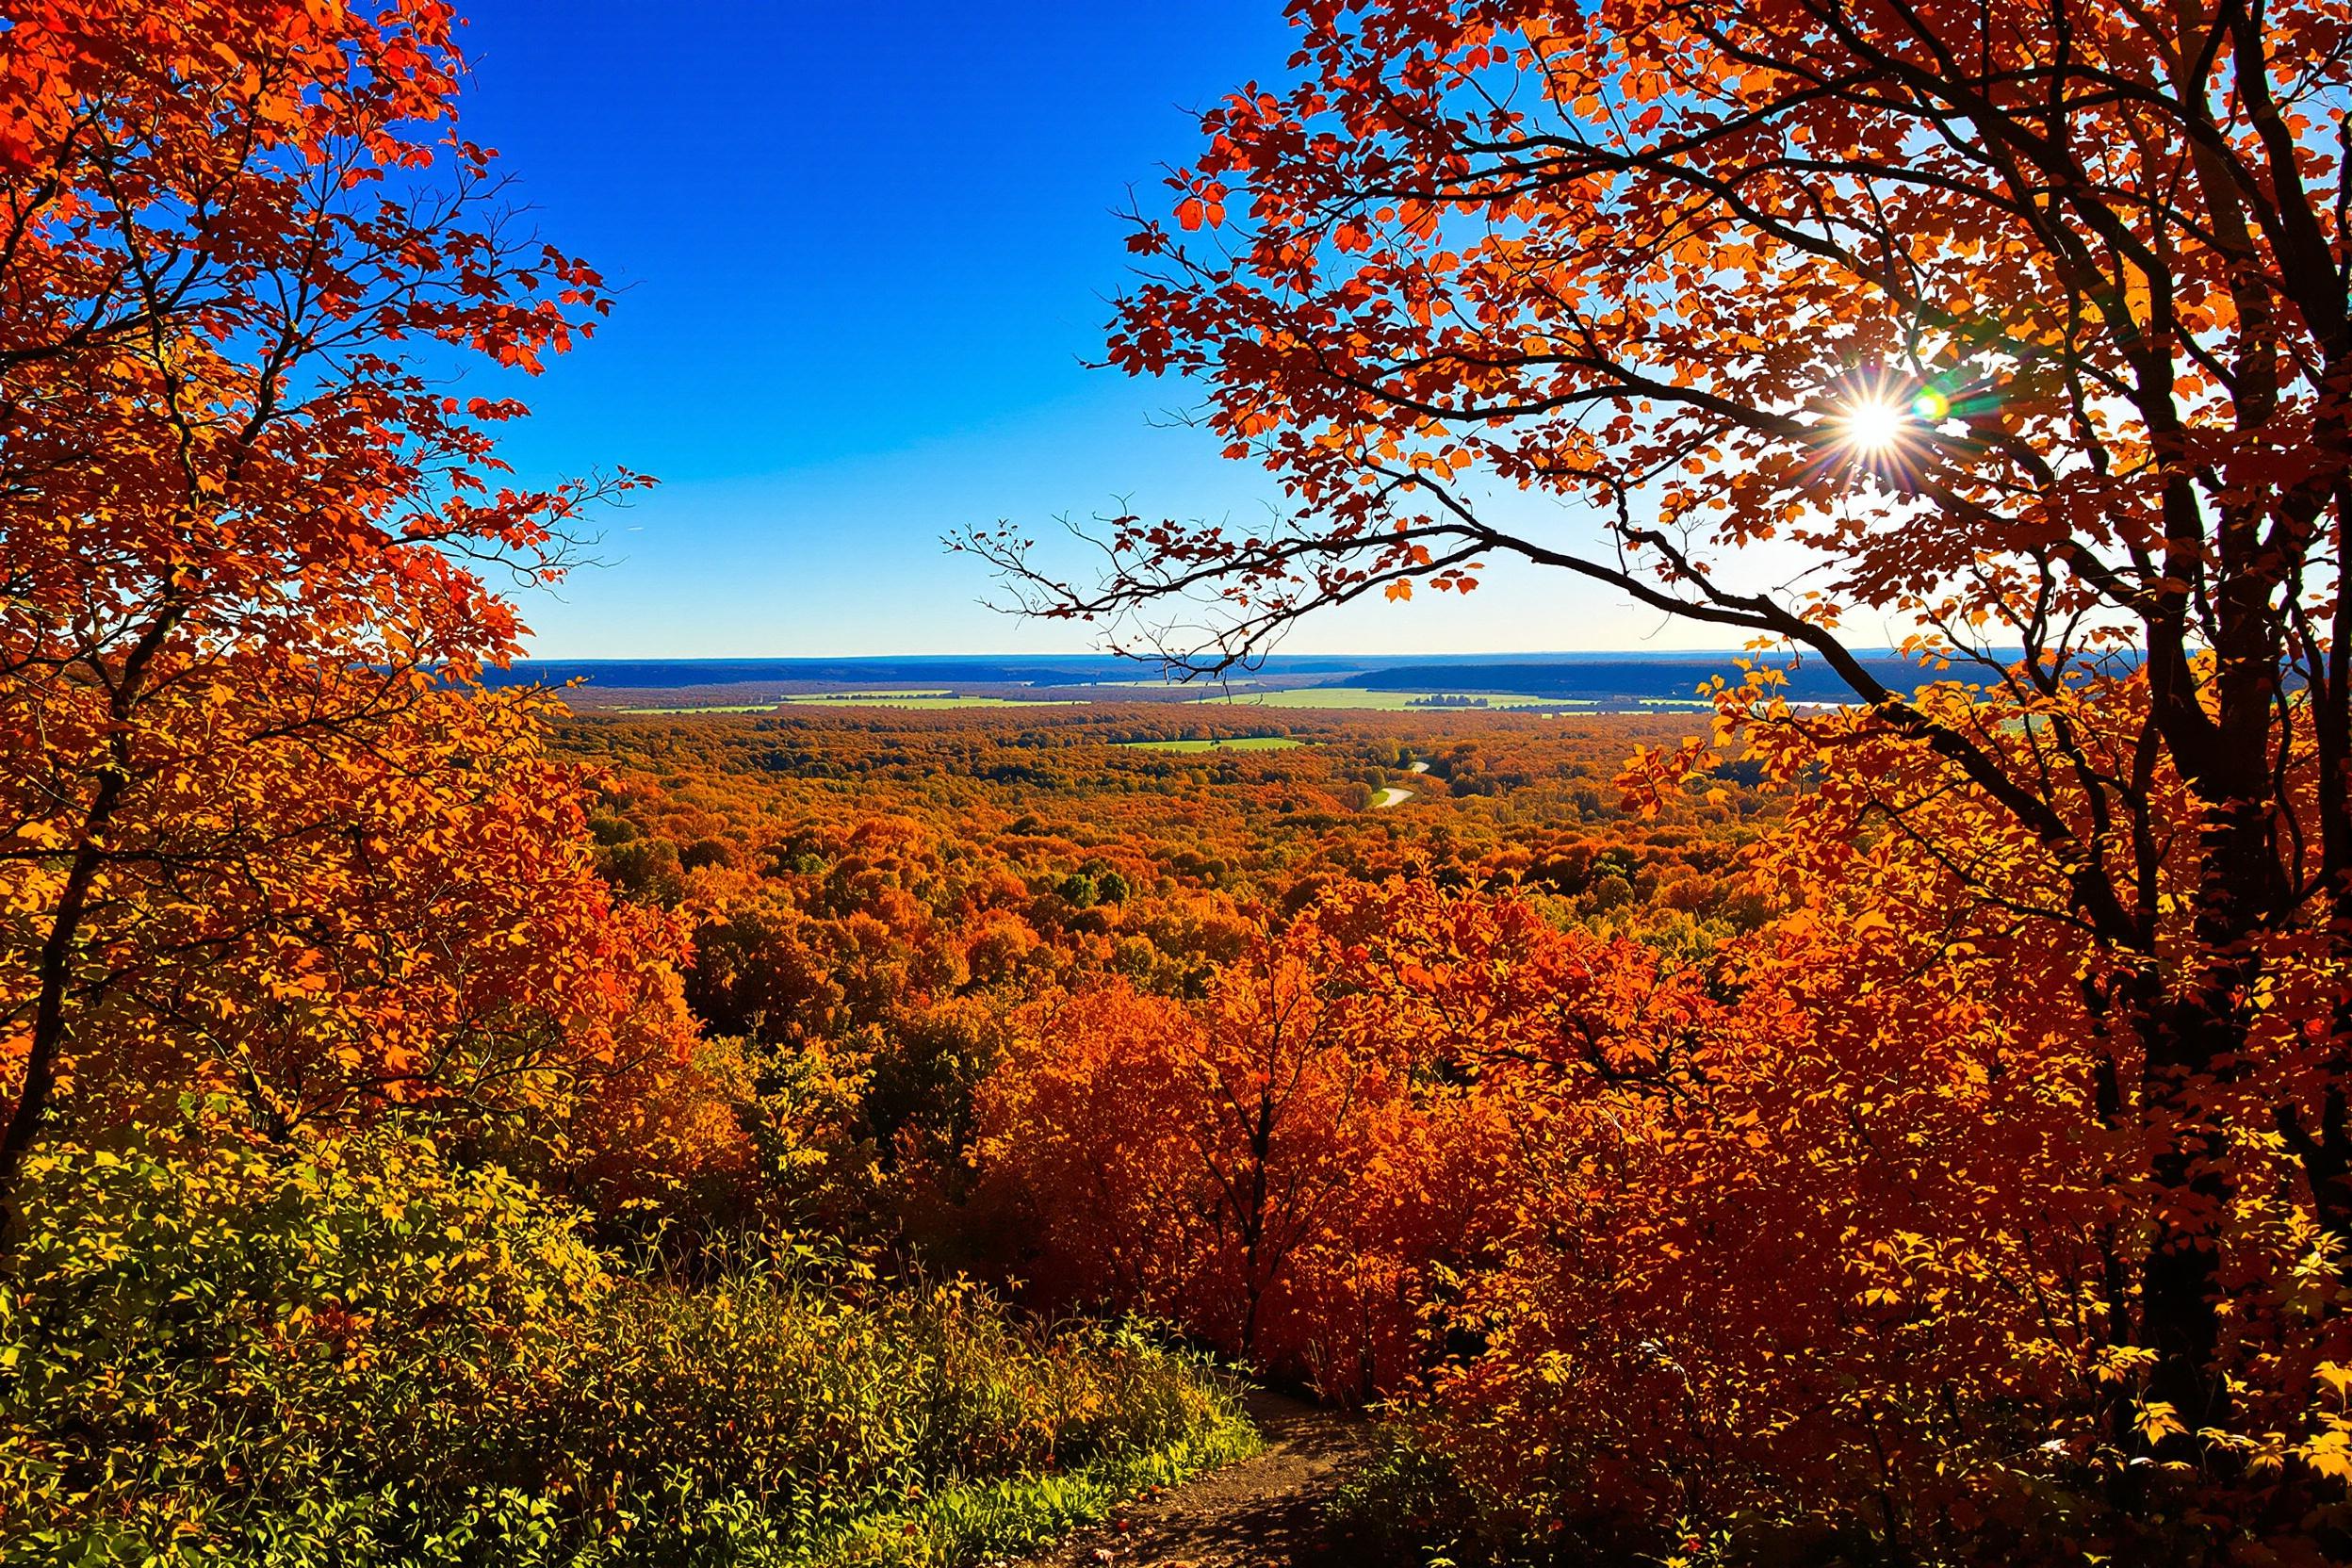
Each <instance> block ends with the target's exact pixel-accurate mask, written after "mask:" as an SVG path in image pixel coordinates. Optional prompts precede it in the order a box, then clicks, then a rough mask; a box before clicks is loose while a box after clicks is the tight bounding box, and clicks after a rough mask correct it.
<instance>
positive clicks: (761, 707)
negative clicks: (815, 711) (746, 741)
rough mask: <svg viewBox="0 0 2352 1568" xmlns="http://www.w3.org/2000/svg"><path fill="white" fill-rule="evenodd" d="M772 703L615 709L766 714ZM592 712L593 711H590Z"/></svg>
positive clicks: (635, 711) (622, 710)
mask: <svg viewBox="0 0 2352 1568" xmlns="http://www.w3.org/2000/svg"><path fill="white" fill-rule="evenodd" d="M775 708H776V704H775V703H773V702H730V703H707V702H706V703H699V704H695V705H694V706H691V707H680V708H616V709H614V710H613V711H614V712H616V713H766V712H770V711H774V710H775ZM591 711H594V710H591Z"/></svg>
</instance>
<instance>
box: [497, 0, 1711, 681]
mask: <svg viewBox="0 0 2352 1568" xmlns="http://www.w3.org/2000/svg"><path fill="white" fill-rule="evenodd" d="M466 9H467V12H468V15H469V16H470V19H471V20H470V24H469V27H468V31H467V37H468V40H469V43H468V48H469V52H470V54H471V55H472V57H473V60H474V72H475V83H474V89H473V91H472V94H471V97H470V99H469V101H468V103H467V106H466V129H467V132H468V134H469V135H471V136H472V137H473V139H476V140H478V141H481V142H483V143H484V144H486V145H489V146H493V147H496V148H498V150H499V151H500V152H501V153H502V154H504V155H505V158H506V162H507V166H508V169H509V171H510V172H512V173H513V174H514V175H515V177H516V179H517V181H518V193H519V195H520V197H521V199H522V200H523V201H525V202H527V203H528V204H530V205H531V208H532V209H533V213H534V221H536V222H537V224H538V226H539V228H540V229H541V230H542V232H543V233H544V234H545V235H546V237H547V238H548V239H549V240H551V241H553V242H555V243H556V244H558V245H560V246H562V247H563V248H564V249H566V250H569V251H572V252H574V253H579V254H581V255H584V256H586V257H587V258H588V259H589V260H590V261H591V262H592V263H594V264H595V265H596V266H597V267H598V268H599V269H600V270H602V271H603V272H604V273H605V275H606V277H607V278H608V280H610V281H612V282H613V283H615V284H617V285H619V286H621V287H622V288H623V290H624V291H623V293H622V295H621V299H620V302H619V303H618V305H617V306H616V307H615V309H614V313H613V319H612V320H611V321H610V323H609V324H608V325H607V326H606V328H605V329H604V330H603V331H602V332H601V333H600V334H599V335H598V336H597V337H596V339H595V340H594V341H593V342H591V343H589V344H588V345H586V346H585V347H584V348H582V349H580V350H579V351H576V352H574V353H573V354H571V355H569V356H567V357H566V358H564V359H561V360H559V361H557V362H556V364H555V366H554V368H552V369H551V370H550V371H549V373H548V374H547V375H546V376H544V377H542V378H540V379H539V380H538V381H536V382H534V383H532V384H531V385H530V386H529V387H528V388H527V389H526V394H525V395H526V396H527V397H528V398H529V400H531V403H532V404H533V406H534V407H535V408H536V409H537V411H538V414H537V417H536V418H535V419H533V420H532V421H531V423H530V425H529V426H528V427H526V428H523V429H520V430H518V431H516V432H515V434H514V435H513V437H512V438H511V440H510V441H509V443H508V453H509V456H510V459H511V460H512V461H514V462H515V464H516V466H517V467H518V468H520V469H521V470H522V472H523V473H524V474H525V475H526V476H529V477H531V478H534V479H546V478H550V477H554V476H555V475H558V474H562V473H571V472H578V471H580V470H583V469H588V468H593V467H596V466H611V465H613V464H625V465H627V466H629V467H632V468H636V469H639V470H641V471H644V472H647V473H651V474H654V475H656V476H658V477H659V478H660V479H661V480H662V486H661V488H660V489H659V490H658V491H656V492H655V493H654V494H653V495H652V497H651V498H647V499H645V500H642V501H640V502H638V503H637V504H636V505H635V506H633V507H631V508H630V509H629V510H627V511H625V512H618V513H614V514H613V515H610V516H609V518H608V519H607V520H606V522H605V525H604V531H605V540H604V547H603V548H602V551H601V554H602V555H603V556H604V558H605V559H606V561H607V562H608V563H609V564H606V565H604V566H602V567H599V568H595V569H590V570H587V571H584V572H581V573H579V574H577V575H575V576H574V577H573V578H572V580H570V581H569V582H567V583H566V584H565V585H564V588H563V589H562V590H561V593H560V595H559V596H553V597H549V596H541V595H537V594H532V595H529V596H526V598H525V613H526V618H527V619H528V620H529V621H530V623H531V625H532V627H533V628H534V629H535V630H536V632H537V637H536V639H535V640H534V643H533V646H532V651H533V652H534V653H536V654H538V655H540V656H543V657H548V658H592V657H706V656H765V655H791V654H857V653H979V652H1002V651H1076V650H1078V649H1081V648H1085V647H1087V646H1090V645H1091V643H1090V642H1089V640H1088V633H1087V632H1086V630H1084V629H1079V628H1073V627H1063V626H1053V625H1043V624H1039V623H1035V622H1025V621H1017V620H1011V619H1008V618H1006V617H1005V616H1002V615H1000V614H997V613H993V612H991V611H989V610H988V609H985V608H983V607H982V605H981V604H980V603H979V602H978V601H979V600H980V599H982V598H983V597H984V596H986V595H987V594H988V590H989V584H988V580H987V578H986V577H985V575H984V574H982V573H981V572H980V571H979V570H978V569H977V567H976V566H975V564H973V563H972V562H971V561H969V560H967V559H962V558H956V557H953V556H949V555H947V554H945V553H944V552H943V551H942V550H941V549H940V547H939V536H940V535H941V534H942V533H944V532H947V531H950V530H951V529H954V528H956V527H959V526H962V525H968V524H974V523H977V524H988V523H992V522H994V521H995V520H996V519H998V518H1009V519H1012V520H1015V521H1018V522H1021V523H1023V524H1035V525H1037V526H1040V527H1050V526H1051V519H1052V518H1053V517H1054V516H1055V515H1059V514H1064V513H1071V514H1077V515H1085V514H1086V513H1089V512H1094V511H1100V510H1103V509H1104V508H1107V507H1111V506H1113V505H1114V503H1115V502H1116V501H1117V500H1118V499H1119V498H1121V497H1125V498H1129V499H1130V500H1131V501H1132V504H1133V505H1134V506H1135V509H1136V510H1138V511H1143V512H1146V513H1150V514H1153V515H1177V516H1184V517H1194V516H1219V515H1234V516H1247V515H1251V514H1252V513H1254V512H1256V511H1258V510H1259V509H1262V508H1263V507H1264V506H1266V504H1267V503H1268V502H1269V501H1270V500H1271V499H1272V498H1273V495H1274V491H1273V486H1272V484H1271V482H1270V481H1269V480H1268V479H1267V477H1266V476H1265V475H1264V474H1262V473H1261V472H1259V471H1258V470H1257V469H1255V468H1254V467H1250V466H1244V465H1235V464H1230V463H1226V462H1224V461H1222V460H1221V459H1219V458H1218V457H1217V453H1216V449H1215V443H1214V442H1213V441H1212V440H1211V438H1209V437H1208V436H1206V435H1205V434H1202V433H1198V432H1193V431H1185V430H1176V429H1168V428H1165V427H1164V426H1162V425H1155V423H1154V422H1153V416H1154V414H1155V413H1156V412H1157V411H1160V410H1163V409H1166V408H1168V407H1169V406H1172V405H1176V404H1181V403H1183V402H1184V401H1185V400H1186V395H1185V392H1184V387H1183V386H1182V385H1181V384H1152V383H1137V382H1133V381H1130V380H1129V379H1128V378H1126V377H1125V376H1123V375H1120V374H1119V373H1118V372H1116V371H1108V370H1089V369H1086V368H1084V367H1083V364H1082V361H1083V360H1085V359H1086V358H1088V357H1092V356H1094V355H1096V354H1097V353H1098V352H1099V351H1100V348H1101V340H1102V330H1101V329H1102V324H1103V319H1104V318H1105V317H1106V315H1107V314H1108V311H1107V306H1106V304H1105V300H1106V298H1107V297H1108V296H1109V295H1111V294H1112V293H1114V292H1116V291H1117V289H1118V288H1119V283H1120V279H1121V276H1122V270H1123V267H1124V264H1125V261H1126V256H1125V253H1124V251H1123V250H1122V248H1121V244H1120V241H1121V238H1122V237H1123V232H1124V231H1123V230H1122V228H1121V227H1120V225H1119V222H1118V221H1117V219H1116V217H1115V216H1114V211H1115V209H1116V208H1118V207H1119V206H1120V205H1121V204H1123V203H1124V202H1125V200H1126V198H1127V193H1128V191H1129V189H1130V188H1138V189H1140V190H1141V191H1142V192H1143V193H1144V194H1145V195H1146V196H1147V198H1148V197H1152V196H1156V195H1157V188H1156V186H1155V181H1156V179H1157V177H1158V175H1159V173H1160V172H1161V170H1162V167H1163V165H1165V164H1167V163H1168V162H1172V161H1181V160H1182V159H1184V157H1186V156H1188V155H1190V153H1191V152H1192V150H1193V143H1194V140H1195V138H1196V135H1197V132H1196V128H1195V125H1194V122H1193V120H1192V118H1191V116H1190V115H1189V114H1188V113H1187V110H1189V109H1191V108H1194V107H1196V106H1200V105H1201V104H1204V103H1206V102H1209V101H1211V100H1212V99H1213V98H1214V97H1215V96H1216V95H1217V93H1218V92H1220V91H1223V90H1227V89H1230V88H1232V87H1235V86H1238V85H1240V84H1241V83H1243V82H1245V81H1247V80H1250V79H1251V78H1252V77H1268V76H1274V75H1279V74H1280V73H1281V72H1282V63H1283V60H1284V58H1285V57H1286V56H1287V54H1288V49H1289V44H1288V39H1287V34H1286V31H1285V28H1284V25H1283V24H1282V16H1281V5H1280V0H1021V3H1019V4H1014V3H1012V0H960V3H948V0H905V3H902V4H900V5H897V6H893V7H887V8H884V7H869V6H862V5H856V4H850V5H841V4H835V5H823V6H820V5H816V4H811V3H809V0H767V3H749V0H670V3H668V4H655V3H653V0H470V5H468V6H467V8H466ZM1720 645H1722V634H1721V633H1712V634H1710V633H1708V632H1707V631H1705V630H1704V629H1695V628H1683V627H1671V626H1670V627H1660V625H1659V624H1658V617H1657V616H1655V615H1653V614H1648V613H1640V612H1637V611H1635V610H1633V609H1632V608H1630V607H1628V606H1624V605H1621V604H1618V603H1616V602H1615V601H1614V600H1613V599H1611V598H1609V597H1608V596H1602V595H1600V594H1597V593H1595V592H1593V591H1591V590H1587V589H1583V588H1581V587H1579V586H1577V585H1575V584H1573V583H1570V582H1568V581H1566V580H1563V579H1561V578H1560V577H1559V576H1557V575H1553V574H1535V573H1529V574H1526V575H1524V576H1513V575H1511V574H1508V573H1505V574H1500V575H1498V577H1497V578H1496V579H1495V580H1494V581H1493V582H1492V583H1491V585H1490V586H1489V587H1488V588H1486V589H1484V590H1483V591H1481V592H1480V593H1479V594H1478V595H1477V596H1474V597H1473V598H1471V599H1470V600H1467V601H1463V602H1460V603H1457V602H1456V601H1454V600H1452V599H1451V598H1450V596H1436V595H1424V596H1420V597H1419V598H1417V599H1416V600H1414V601H1413V603H1412V604H1410V605H1389V604H1385V603H1383V604H1381V605H1379V606H1377V607H1375V606H1371V605H1365V606H1362V607H1357V608H1351V609H1350V610H1348V611H1347V612H1345V613H1341V614H1338V615H1335V616H1332V617H1331V618H1329V619H1328V620H1326V621H1324V622H1322V623H1319V624H1317V623H1310V625H1309V626H1307V627H1306V628H1304V629H1301V630H1300V632H1299V634H1298V635H1296V636H1295V637H1294V638H1293V639H1292V641H1291V642H1290V643H1289V644H1288V645H1287V647H1288V649H1289V650H1290V651H1299V652H1306V651H1332V650H1344V651H1366V652H1373V651H1380V652H1388V651H1397V652H1405V651H1413V652H1440V651H1464V652H1467V651H1485V650H1496V651H1537V650H1547V649H1567V648H1604V647H1607V648H1638V647H1677V646H1680V647H1688V646H1720Z"/></svg>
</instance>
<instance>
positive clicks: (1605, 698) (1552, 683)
mask: <svg viewBox="0 0 2352 1568" xmlns="http://www.w3.org/2000/svg"><path fill="white" fill-rule="evenodd" d="M1755 657H1756V656H1754V655H1741V654H1736V653H1694V654H1679V653H1676V654H1648V655H1641V656H1630V655H1625V654H1609V655H1594V656H1585V657H1579V658H1575V659H1536V660H1514V661H1512V662H1509V663H1491V664H1470V663H1455V662H1446V663H1442V664H1438V663H1414V664H1391V665H1386V666H1383V667H1381V668H1380V669H1373V670H1364V671H1363V672H1361V673H1359V674H1355V675H1351V676H1348V678H1345V679H1344V680H1342V681H1340V682H1339V684H1341V685H1344V686H1357V687H1362V688H1364V690H1366V691H1373V692H1427V691H1464V692H1501V693H1508V694H1511V695H1514V696H1531V697H1558V698H1560V699H1561V700H1563V701H1582V702H1611V701H1615V702H1641V701H1664V700H1672V699H1675V698H1687V697H1689V696H1690V695H1691V692H1692V690H1693V689H1694V688H1695V687H1697V686H1698V684H1699V683H1700V682H1701V681H1703V680H1705V679H1706V678H1707V677H1709V676H1712V675H1722V676H1730V675H1732V674H1734V673H1735V671H1736V669H1737V666H1736V665H1735V664H1734V663H1733V661H1734V660H1736V659H1740V658H1751V659H1752V658H1755ZM1763 662H1767V663H1772V664H1777V665H1779V666H1781V667H1782V668H1784V669H1789V672H1790V673H1789V696H1791V697H1794V698H1796V699H1798V700H1800V701H1807V702H1846V701H1851V700H1852V699H1853V696H1854V694H1853V692H1852V691H1851V690H1850V689H1848V687H1847V686H1846V683H1845V682H1844V681H1842V680H1840V679H1838V676H1837V674H1836V673H1835V672H1834V671H1832V670H1831V669H1830V668H1829V666H1828V665H1827V664H1824V663H1823V662H1821V661H1820V660H1818V659H1809V660H1806V661H1805V662H1802V663H1800V664H1796V665H1794V666H1793V667H1791V665H1790V662H1789V661H1788V660H1786V659H1773V660H1766V661H1763ZM1863 667H1864V668H1865V669H1867V670H1869V671H1870V674H1871V675H1872V676H1874V677H1875V678H1878V679H1879V680H1880V681H1882V682H1884V683H1885V684H1886V685H1887V686H1888V687H1890V688H1892V689H1893V690H1895V691H1898V692H1907V691H1909V690H1911V689H1912V688H1913V687H1915V686H1917V685H1919V682H1920V680H1921V679H1922V678H1924V677H1923V676H1922V674H1921V672H1920V670H1919V666H1918V665H1916V664H1914V663H1912V662H1909V661H1908V660H1904V659H1897V658H1893V657H1878V658H1867V659H1865V660H1863Z"/></svg>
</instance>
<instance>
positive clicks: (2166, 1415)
mask: <svg viewBox="0 0 2352 1568" xmlns="http://www.w3.org/2000/svg"><path fill="white" fill-rule="evenodd" d="M2131 1429H2132V1430H2133V1431H2135V1432H2137V1433H2139V1435H2140V1437H2141V1439H2142V1441H2144V1442H2146V1443H2148V1444H2149V1445H2150V1446H2153V1445H2155V1444H2159V1443H2162V1442H2163V1441H2164V1439H2166V1438H2168V1437H2183V1436H2186V1435H2187V1433H2188V1428H2187V1427H2186V1426H2184V1425H2182V1423H2181V1421H2180V1411H2179V1410H2178V1409H2177V1408H2176V1407H2174V1406H2173V1405H2172V1404H2171V1403H2170V1402H2169V1401H2168V1400H2164V1399H2150V1400H2145V1401H2141V1400H2135V1401H2133V1404H2132V1415H2131Z"/></svg>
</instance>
